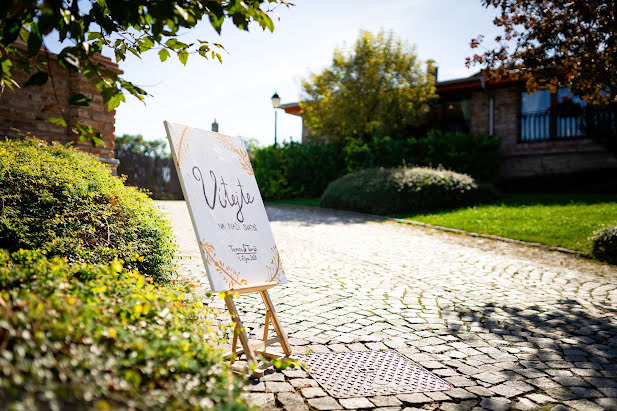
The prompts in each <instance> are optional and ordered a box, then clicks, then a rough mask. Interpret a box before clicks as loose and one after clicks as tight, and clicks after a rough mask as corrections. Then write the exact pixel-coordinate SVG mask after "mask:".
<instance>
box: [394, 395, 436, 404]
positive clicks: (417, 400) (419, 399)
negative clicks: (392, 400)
mask: <svg viewBox="0 0 617 411" xmlns="http://www.w3.org/2000/svg"><path fill="white" fill-rule="evenodd" d="M396 398H398V399H399V400H401V401H403V402H404V403H405V404H412V405H413V404H424V403H427V402H432V401H433V400H432V399H431V398H429V397H427V396H426V395H424V394H422V393H420V392H416V393H413V394H398V395H397V396H396Z"/></svg>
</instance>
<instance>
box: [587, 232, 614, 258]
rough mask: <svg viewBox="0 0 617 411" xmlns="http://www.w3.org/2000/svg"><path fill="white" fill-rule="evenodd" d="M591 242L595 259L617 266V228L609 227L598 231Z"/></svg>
mask: <svg viewBox="0 0 617 411" xmlns="http://www.w3.org/2000/svg"><path fill="white" fill-rule="evenodd" d="M590 240H591V252H592V254H593V256H594V257H596V258H597V259H599V260H604V261H608V262H610V263H613V264H617V226H615V225H614V226H608V227H604V228H602V229H600V230H598V231H596V232H595V233H594V235H593V236H592V237H591V238H590Z"/></svg>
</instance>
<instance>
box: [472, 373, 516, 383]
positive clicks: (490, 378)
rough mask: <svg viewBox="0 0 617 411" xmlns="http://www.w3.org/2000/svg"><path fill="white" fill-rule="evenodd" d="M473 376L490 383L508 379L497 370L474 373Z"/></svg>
mask: <svg viewBox="0 0 617 411" xmlns="http://www.w3.org/2000/svg"><path fill="white" fill-rule="evenodd" d="M473 378H477V379H479V380H482V381H484V382H488V383H490V384H499V383H500V382H503V381H505V380H507V379H508V378H507V377H506V376H505V375H504V374H502V373H497V372H483V373H480V374H474V376H473Z"/></svg>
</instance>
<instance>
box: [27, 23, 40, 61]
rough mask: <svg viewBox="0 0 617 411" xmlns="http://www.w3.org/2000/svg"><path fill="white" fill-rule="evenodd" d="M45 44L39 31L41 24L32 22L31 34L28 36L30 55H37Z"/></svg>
mask: <svg viewBox="0 0 617 411" xmlns="http://www.w3.org/2000/svg"><path fill="white" fill-rule="evenodd" d="M42 45H43V37H42V36H41V33H39V26H38V25H37V24H36V23H32V25H31V26H30V35H29V36H28V56H30V57H33V56H36V55H37V53H38V52H39V50H40V49H41V46H42Z"/></svg>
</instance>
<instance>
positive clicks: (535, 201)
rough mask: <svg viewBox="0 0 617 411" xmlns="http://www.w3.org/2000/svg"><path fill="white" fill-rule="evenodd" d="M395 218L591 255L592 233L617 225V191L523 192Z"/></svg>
mask: <svg viewBox="0 0 617 411" xmlns="http://www.w3.org/2000/svg"><path fill="white" fill-rule="evenodd" d="M395 217H397V218H404V219H408V220H414V221H420V222H423V223H428V224H435V225H440V226H443V227H451V228H458V229H461V230H465V231H472V232H475V233H484V234H493V235H498V236H501V237H507V238H514V239H517V240H525V241H532V242H537V243H542V244H547V245H553V246H558V247H564V248H569V249H571V250H578V251H583V252H585V253H590V251H591V247H590V242H589V241H588V240H587V239H588V237H589V236H591V235H592V234H593V232H594V231H596V230H597V229H598V228H600V227H601V226H602V225H603V224H607V225H608V224H617V195H600V194H524V195H523V194H519V195H509V196H507V197H504V198H502V199H501V200H499V201H497V202H495V203H492V204H486V205H479V206H475V207H466V208H460V209H456V210H449V211H440V212H435V213H428V214H407V215H397V216H395Z"/></svg>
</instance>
